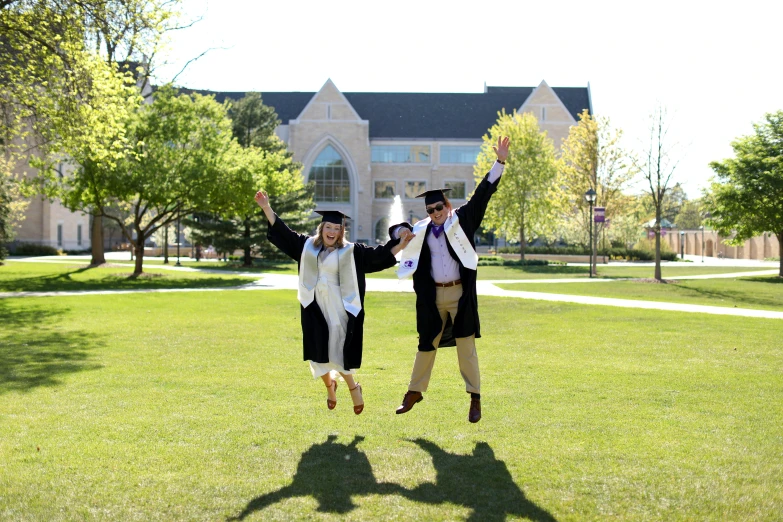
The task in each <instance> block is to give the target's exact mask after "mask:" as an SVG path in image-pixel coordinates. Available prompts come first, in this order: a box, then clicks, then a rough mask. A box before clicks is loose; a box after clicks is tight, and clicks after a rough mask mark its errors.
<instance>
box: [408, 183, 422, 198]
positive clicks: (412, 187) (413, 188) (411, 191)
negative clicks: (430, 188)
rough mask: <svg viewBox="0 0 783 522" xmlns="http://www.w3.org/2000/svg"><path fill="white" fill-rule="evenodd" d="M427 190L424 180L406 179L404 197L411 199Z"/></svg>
mask: <svg viewBox="0 0 783 522" xmlns="http://www.w3.org/2000/svg"><path fill="white" fill-rule="evenodd" d="M425 190H427V182H426V181H406V182H405V198H406V199H413V198H415V197H416V196H418V195H419V194H421V193H422V192H424V191H425Z"/></svg>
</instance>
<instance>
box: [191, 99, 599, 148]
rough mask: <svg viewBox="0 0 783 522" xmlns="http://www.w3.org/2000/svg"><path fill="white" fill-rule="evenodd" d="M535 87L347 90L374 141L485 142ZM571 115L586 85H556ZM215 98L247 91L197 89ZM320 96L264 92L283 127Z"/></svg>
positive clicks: (584, 105) (585, 104)
mask: <svg viewBox="0 0 783 522" xmlns="http://www.w3.org/2000/svg"><path fill="white" fill-rule="evenodd" d="M533 90H534V88H533V87H487V89H486V92H483V93H392V92H390V93H384V92H344V93H343V95H344V96H345V98H346V99H347V100H348V101H349V102H350V104H351V105H352V106H353V108H354V109H355V110H356V112H357V113H358V114H359V116H360V117H361V118H362V119H363V120H367V121H369V122H370V126H369V131H370V138H375V139H380V138H402V139H406V138H407V139H414V138H437V139H472V140H477V139H480V138H481V137H482V136H483V135H484V134H485V133H486V132H487V129H489V128H490V127H491V126H492V125H494V123H495V121H496V120H497V113H498V111H500V110H501V109H505V110H506V112H507V113H511V112H512V111H514V109H518V108H519V107H521V106H522V104H523V103H524V102H525V100H526V99H527V98H528V96H530V94H531V93H532V92H533ZM552 90H554V91H555V93H556V94H557V96H558V97H559V98H560V99H561V101H562V102H563V104H564V105H565V106H566V108H567V109H568V111H569V112H570V113H571V114H572V115H573V116H574V119H576V120H578V119H579V116H578V115H579V113H580V112H582V110H584V109H588V110H589V109H590V99H589V95H588V91H587V88H586V87H553V88H552ZM188 92H198V93H201V94H214V95H215V99H216V100H217V101H219V102H221V103H222V102H223V101H224V100H225V99H227V98H228V99H232V100H238V99H240V98H242V97H243V96H244V95H245V93H244V92H211V91H199V90H196V91H191V90H188ZM315 94H316V93H314V92H262V93H261V98H262V99H263V101H264V104H265V105H268V106H271V107H274V109H275V112H277V116H278V118H280V120H281V121H282V123H283V124H287V123H288V122H289V120H295V119H296V118H297V117H298V116H299V114H300V113H301V112H302V109H304V107H305V106H306V105H307V103H308V102H309V101H310V100H311V99H312V97H313V96H315Z"/></svg>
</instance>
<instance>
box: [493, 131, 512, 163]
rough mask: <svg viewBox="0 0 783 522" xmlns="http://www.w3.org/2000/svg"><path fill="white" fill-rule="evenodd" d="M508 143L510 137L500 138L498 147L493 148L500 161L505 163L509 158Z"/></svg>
mask: <svg viewBox="0 0 783 522" xmlns="http://www.w3.org/2000/svg"><path fill="white" fill-rule="evenodd" d="M508 141H509V140H508V136H503V137H502V138H501V137H499V138H498V144H497V147H494V146H493V147H492V150H494V151H495V154H497V156H498V161H502V162H503V163H505V162H506V158H508Z"/></svg>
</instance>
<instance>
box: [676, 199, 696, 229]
mask: <svg viewBox="0 0 783 522" xmlns="http://www.w3.org/2000/svg"><path fill="white" fill-rule="evenodd" d="M701 216H702V211H701V200H698V199H694V200H693V201H686V202H685V203H684V204H683V206H682V209H681V210H680V212H679V214H677V217H676V218H674V225H675V226H676V227H677V228H679V229H681V230H696V229H698V228H699V226H701Z"/></svg>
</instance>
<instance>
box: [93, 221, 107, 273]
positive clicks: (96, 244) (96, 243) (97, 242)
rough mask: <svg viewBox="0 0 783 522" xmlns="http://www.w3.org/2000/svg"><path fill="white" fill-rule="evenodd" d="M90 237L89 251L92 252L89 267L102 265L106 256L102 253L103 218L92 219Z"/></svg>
mask: <svg viewBox="0 0 783 522" xmlns="http://www.w3.org/2000/svg"><path fill="white" fill-rule="evenodd" d="M91 226H92V237H91V238H90V249H91V251H92V259H90V264H91V265H95V266H97V265H102V264H104V263H105V262H106V254H105V253H104V251H103V217H102V216H93V217H92V225H91Z"/></svg>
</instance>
